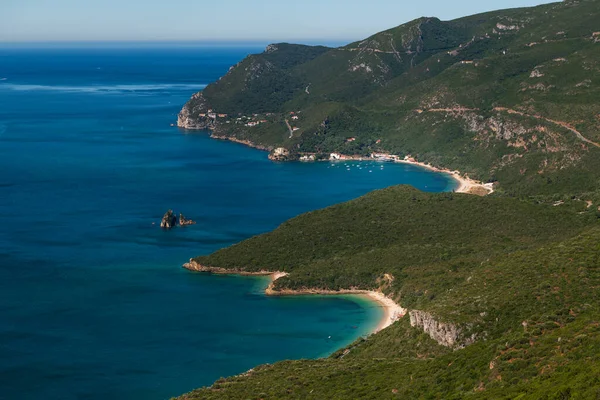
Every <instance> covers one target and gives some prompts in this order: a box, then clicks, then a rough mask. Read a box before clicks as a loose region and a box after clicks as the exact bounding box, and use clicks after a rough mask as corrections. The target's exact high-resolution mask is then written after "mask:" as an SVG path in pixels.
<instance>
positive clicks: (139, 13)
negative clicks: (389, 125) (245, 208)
mask: <svg viewBox="0 0 600 400" xmlns="http://www.w3.org/2000/svg"><path fill="white" fill-rule="evenodd" d="M542 3H548V1H542V0H454V1H449V0H416V1H415V0H410V1H409V0H294V1H287V0H259V1H256V0H255V1H250V0H213V1H206V0H0V42H14V41H88V40H91V41H113V40H118V41H123V40H151V41H156V40H161V41H162V40H195V41H214V40H228V41H238V40H246V41H247V40H255V41H267V42H278V41H294V40H295V41H302V40H304V41H315V40H316V41H318V40H329V41H332V40H333V41H350V40H357V39H361V38H364V37H367V36H369V35H371V34H373V33H376V32H378V31H381V30H384V29H388V28H391V27H393V26H396V25H400V24H402V23H404V22H407V21H410V20H412V19H414V18H418V17H421V16H436V17H438V18H441V19H444V20H447V19H452V18H457V17H461V16H465V15H470V14H475V13H478V12H483V11H490V10H496V9H500V8H511V7H524V6H532V5H538V4H542Z"/></svg>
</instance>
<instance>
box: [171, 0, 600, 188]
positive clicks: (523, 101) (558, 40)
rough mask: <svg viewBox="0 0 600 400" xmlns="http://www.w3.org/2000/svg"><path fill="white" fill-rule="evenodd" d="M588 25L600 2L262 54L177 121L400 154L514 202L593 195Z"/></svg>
mask: <svg viewBox="0 0 600 400" xmlns="http://www.w3.org/2000/svg"><path fill="white" fill-rule="evenodd" d="M598 20H600V2H599V1H597V0H580V1H564V2H562V3H553V4H548V5H542V6H538V7H534V8H525V9H513V10H502V11H495V12H490V13H486V14H480V15H475V16H471V17H466V18H461V19H457V20H453V21H440V20H439V19H436V18H420V19H417V20H415V21H412V22H409V23H407V24H404V25H401V26H399V27H396V28H393V29H390V30H387V31H384V32H381V33H378V34H376V35H373V36H371V37H369V38H367V39H365V40H363V41H359V42H355V43H351V44H349V45H347V46H344V47H340V48H336V49H329V48H326V47H311V46H299V45H290V44H277V45H271V46H269V47H268V48H267V50H266V51H265V52H264V53H262V54H256V55H252V56H249V57H247V58H246V59H244V60H243V61H242V62H240V63H239V64H237V65H236V66H235V67H233V68H232V69H231V70H230V71H229V73H228V74H227V75H225V76H224V77H223V78H222V79H220V80H219V81H218V82H215V83H214V84H211V85H209V86H208V87H207V88H206V89H204V91H203V92H201V93H199V94H197V95H195V96H194V97H193V98H192V99H191V100H190V101H189V102H188V103H187V104H186V105H185V107H184V108H183V110H182V112H181V114H180V117H179V125H180V126H181V127H184V128H188V129H205V128H209V129H212V130H213V131H214V134H215V135H218V136H225V137H231V138H236V139H239V140H248V141H250V142H252V143H255V144H257V145H261V146H265V147H268V148H274V147H285V148H287V149H289V150H290V151H291V155H290V158H291V159H295V158H297V157H298V156H299V155H302V154H309V153H310V154H313V153H316V154H317V155H324V156H328V154H329V153H330V152H334V151H335V152H341V153H343V154H350V155H354V154H364V155H367V154H370V153H371V152H374V151H377V152H389V153H393V154H398V155H401V156H404V155H411V156H413V157H415V158H417V159H418V160H420V161H425V162H430V163H432V164H434V165H437V166H442V167H447V168H450V169H458V170H460V171H461V172H463V173H465V174H468V175H469V176H471V177H474V178H478V179H480V180H483V181H490V182H491V181H497V182H498V183H499V185H498V190H500V191H502V192H505V193H508V194H511V195H516V196H521V195H526V196H528V195H532V194H544V195H549V196H551V195H554V194H557V193H559V194H564V193H569V194H575V195H578V194H581V193H583V192H589V191H596V190H597V189H598V187H600V161H598V160H600V118H599V117H598V115H600V90H598V89H599V86H600V50H599V49H600V47H599V46H600V32H599V31H600V27H599V26H598V23H597V21H598ZM208 110H214V112H216V113H220V114H227V117H221V118H219V117H216V116H215V118H211V117H209V116H208V114H209V112H208ZM292 112H293V113H295V116H296V117H297V119H296V118H294V119H292V117H291V114H290V113H292ZM202 115H204V116H202ZM286 120H287V123H288V124H289V127H288V125H287V124H286ZM260 121H262V122H260ZM248 122H259V124H257V125H256V126H247V124H248ZM289 128H292V131H291V132H290V129H289ZM293 128H297V129H296V130H293ZM348 138H354V139H355V140H353V141H348ZM575 171H576V172H577V176H578V177H577V178H576V179H574V178H573V175H574V172H575Z"/></svg>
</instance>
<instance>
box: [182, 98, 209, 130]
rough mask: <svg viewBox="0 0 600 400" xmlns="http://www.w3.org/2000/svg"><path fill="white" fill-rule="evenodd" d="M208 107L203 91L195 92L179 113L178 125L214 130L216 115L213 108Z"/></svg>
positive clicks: (187, 127) (186, 127) (185, 127)
mask: <svg viewBox="0 0 600 400" xmlns="http://www.w3.org/2000/svg"><path fill="white" fill-rule="evenodd" d="M208 107H209V106H208V104H207V102H206V99H205V98H204V96H203V95H202V92H199V93H196V94H194V95H193V96H192V98H191V99H190V100H189V101H188V102H187V103H186V104H185V105H184V106H183V108H182V109H181V111H180V112H179V115H177V126H178V127H180V128H184V129H194V130H199V129H209V130H214V129H215V127H216V116H214V114H212V113H211V112H210V111H212V110H210V109H209V108H208Z"/></svg>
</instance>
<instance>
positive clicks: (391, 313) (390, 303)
mask: <svg viewBox="0 0 600 400" xmlns="http://www.w3.org/2000/svg"><path fill="white" fill-rule="evenodd" d="M287 275H288V274H287V273H285V272H274V273H272V274H271V276H270V277H271V283H270V284H269V286H267V288H266V289H265V294H266V295H267V296H302V295H314V294H316V295H326V296H335V295H357V296H361V297H365V298H367V299H369V300H370V301H374V302H376V303H377V304H378V305H379V306H381V307H382V308H383V317H382V318H381V320H380V321H379V323H378V324H377V326H376V327H375V330H374V331H373V333H377V332H379V331H381V330H383V329H385V328H387V327H388V326H390V325H392V324H393V323H394V322H395V321H397V320H398V319H400V318H402V317H403V316H404V315H405V314H406V312H407V310H406V309H404V308H402V307H400V306H399V305H398V304H396V302H394V300H392V299H390V298H389V297H387V296H386V295H384V294H383V293H381V292H376V291H372V290H354V289H345V290H339V291H333V290H317V289H306V290H281V291H279V290H275V289H274V287H275V281H276V280H277V279H279V278H283V277H284V276H287Z"/></svg>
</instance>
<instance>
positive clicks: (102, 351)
mask: <svg viewBox="0 0 600 400" xmlns="http://www.w3.org/2000/svg"><path fill="white" fill-rule="evenodd" d="M257 51H261V49H259V48H248V47H246V48H241V47H231V46H230V47H226V48H219V47H165V46H163V47H162V48H159V47H157V48H147V47H146V48H141V47H140V48H136V47H133V48H121V49H114V48H101V49H100V48H98V49H92V50H90V49H76V48H75V49H74V48H71V49H61V48H53V49H39V48H28V49H18V48H11V49H8V48H4V49H0V215H1V216H2V217H1V223H0V398H2V399H14V398H28V399H29V398H40V399H42V398H43V399H107V398H128V399H161V398H168V397H170V396H174V395H177V394H181V393H183V392H186V391H189V390H191V389H193V388H196V387H199V386H202V385H208V384H210V383H212V382H213V381H214V380H215V379H218V378H219V377H221V376H227V375H232V374H237V373H240V372H243V371H245V370H247V369H249V368H251V367H253V366H255V365H256V364H260V363H266V362H274V361H277V360H281V359H287V358H309V357H320V356H324V355H327V354H329V353H331V352H332V351H334V350H336V349H337V348H339V347H341V346H343V345H345V344H347V343H349V342H351V341H353V340H354V339H356V338H357V337H358V336H360V335H363V334H366V333H368V332H369V330H370V329H372V328H373V326H374V325H375V324H376V323H377V319H378V318H379V317H380V316H381V311H380V309H378V308H377V307H376V306H374V305H373V304H371V303H367V302H365V301H363V300H360V299H356V300H350V299H347V298H334V297H326V298H323V297H303V298H282V299H279V298H277V299H275V298H267V297H265V296H263V295H262V290H263V289H264V287H265V285H266V281H265V279H263V278H240V277H213V276H206V275H201V274H193V273H190V272H187V271H185V270H183V269H181V267H180V266H181V264H182V263H183V262H185V261H187V260H188V259H189V258H190V257H192V256H195V255H199V254H207V253H210V252H212V251H214V250H217V249H219V248H222V247H225V246H228V245H230V244H233V243H235V242H238V241H240V240H243V239H245V238H248V237H250V236H252V235H255V234H258V233H262V232H266V231H268V230H271V229H273V228H275V227H276V226H277V225H278V224H280V223H281V222H283V221H285V220H286V219H288V218H290V217H293V216H296V215H298V214H299V213H302V212H305V211H309V210H314V209H317V208H321V207H325V206H328V205H331V204H334V203H338V202H341V201H345V200H348V199H352V198H355V197H358V196H360V195H362V194H364V193H367V192H368V191H371V190H373V189H376V188H383V187H386V186H390V185H393V184H399V183H407V184H411V185H413V186H416V187H418V188H420V189H423V190H428V191H443V190H451V189H452V188H453V185H454V183H453V182H452V181H450V180H449V178H448V177H446V176H444V175H440V174H434V173H431V172H428V171H425V170H422V169H419V168H415V167H412V166H407V165H392V164H376V163H369V162H365V163H357V162H351V163H336V164H330V163H315V164H300V163H284V164H277V163H272V162H270V161H268V160H267V154H266V153H263V152H260V151H257V150H253V149H249V148H246V147H243V146H241V145H237V144H233V143H229V142H221V141H215V140H211V139H209V138H208V137H207V135H206V134H202V133H198V134H183V133H182V132H181V131H179V130H178V129H177V128H174V127H171V126H170V124H171V123H173V122H175V121H176V114H177V112H178V111H179V109H180V108H181V106H182V104H183V103H184V102H185V101H186V100H187V99H188V98H189V97H190V96H191V95H192V94H193V93H194V92H196V91H198V90H200V89H201V88H202V87H203V86H204V85H205V84H207V83H209V82H211V81H213V80H215V79H217V78H218V77H219V76H221V75H223V74H224V73H225V72H226V71H227V69H228V68H229V66H230V65H232V64H235V63H236V62H237V61H239V60H240V59H241V58H243V57H244V56H245V55H246V54H248V53H250V52H257ZM169 208H173V209H175V210H176V211H177V212H183V213H184V214H186V216H188V217H191V218H193V219H194V220H196V221H198V224H197V225H194V226H191V227H186V228H179V229H174V230H172V231H168V232H165V231H162V230H160V229H159V228H158V227H157V225H155V224H157V223H158V222H159V221H160V218H161V216H162V214H163V213H164V212H165V211H166V210H167V209H169ZM329 336H331V338H329Z"/></svg>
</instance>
